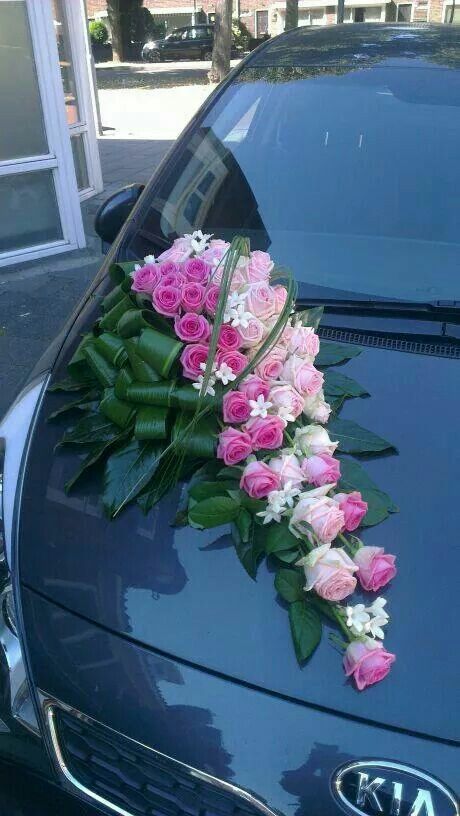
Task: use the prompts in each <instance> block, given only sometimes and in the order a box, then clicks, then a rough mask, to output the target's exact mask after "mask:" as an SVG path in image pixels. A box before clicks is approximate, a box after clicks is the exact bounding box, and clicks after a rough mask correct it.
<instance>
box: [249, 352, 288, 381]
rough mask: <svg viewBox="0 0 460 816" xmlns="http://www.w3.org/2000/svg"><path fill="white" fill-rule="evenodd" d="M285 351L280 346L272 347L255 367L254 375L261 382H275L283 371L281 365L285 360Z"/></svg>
mask: <svg viewBox="0 0 460 816" xmlns="http://www.w3.org/2000/svg"><path fill="white" fill-rule="evenodd" d="M286 353H287V352H286V349H284V348H282V346H273V348H272V349H271V350H270V351H269V352H268V354H266V355H265V357H264V358H263V360H261V361H260V363H259V364H258V365H256V367H255V373H256V374H257V376H258V377H261V379H262V380H277V379H278V377H279V376H280V374H281V372H282V371H283V363H284V361H285V359H286Z"/></svg>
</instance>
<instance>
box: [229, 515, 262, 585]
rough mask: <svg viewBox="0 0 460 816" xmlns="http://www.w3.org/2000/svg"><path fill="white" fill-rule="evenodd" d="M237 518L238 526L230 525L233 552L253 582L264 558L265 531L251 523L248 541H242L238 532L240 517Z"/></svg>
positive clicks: (235, 524)
mask: <svg viewBox="0 0 460 816" xmlns="http://www.w3.org/2000/svg"><path fill="white" fill-rule="evenodd" d="M238 518H239V519H240V521H239V522H238V524H237V523H234V524H232V538H233V543H234V544H235V551H236V554H237V556H238V558H239V560H240V562H241V564H242V566H243V567H244V569H245V570H246V572H247V573H248V575H249V577H250V578H252V579H253V581H255V579H256V576H257V570H258V567H259V564H260V562H261V561H262V560H263V557H264V552H265V547H264V538H265V531H263V530H262V529H261V528H260V527H257V525H256V524H254V523H252V524H251V526H250V528H249V534H248V540H247V541H243V537H242V535H241V531H240V527H241V517H240V516H238ZM243 532H244V531H243Z"/></svg>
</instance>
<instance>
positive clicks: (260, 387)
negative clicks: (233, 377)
mask: <svg viewBox="0 0 460 816" xmlns="http://www.w3.org/2000/svg"><path fill="white" fill-rule="evenodd" d="M238 390H239V391H242V393H243V394H246V396H247V398H248V400H257V397H260V396H263V398H264V399H267V397H268V395H269V393H270V385H269V384H268V383H267V382H265V380H262V379H261V378H260V377H258V376H257V375H256V374H250V375H249V377H245V379H244V380H243V382H241V383H240V384H239V386H238Z"/></svg>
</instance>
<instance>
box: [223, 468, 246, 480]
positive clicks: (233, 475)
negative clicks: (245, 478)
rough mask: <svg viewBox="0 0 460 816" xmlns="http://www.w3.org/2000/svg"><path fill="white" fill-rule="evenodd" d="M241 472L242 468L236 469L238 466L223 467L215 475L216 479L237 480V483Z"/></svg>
mask: <svg viewBox="0 0 460 816" xmlns="http://www.w3.org/2000/svg"><path fill="white" fill-rule="evenodd" d="M243 470H244V468H243V467H238V465H235V466H234V467H224V468H221V469H220V470H219V471H218V472H217V474H216V475H217V478H218V479H237V480H238V482H239V481H240V479H241V476H242V473H243Z"/></svg>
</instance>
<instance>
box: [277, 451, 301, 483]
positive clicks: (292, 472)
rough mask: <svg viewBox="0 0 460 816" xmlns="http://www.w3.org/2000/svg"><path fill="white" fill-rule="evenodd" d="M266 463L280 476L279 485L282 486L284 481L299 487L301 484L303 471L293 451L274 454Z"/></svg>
mask: <svg viewBox="0 0 460 816" xmlns="http://www.w3.org/2000/svg"><path fill="white" fill-rule="evenodd" d="M268 465H269V467H270V468H271V469H272V470H273V471H274V472H275V473H277V474H278V476H279V477H280V483H281V487H284V486H285V485H286V482H291V486H292V487H299V485H301V484H302V482H303V478H304V477H303V473H302V470H301V467H300V465H299V460H298V459H297V456H294V454H293V453H284V454H283V455H282V456H276V457H275V458H274V459H270V461H269V463H268Z"/></svg>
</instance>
